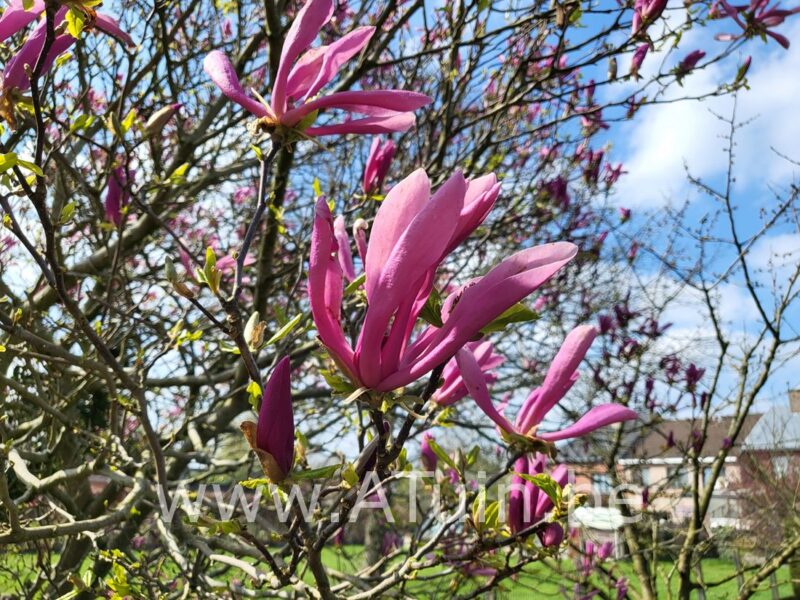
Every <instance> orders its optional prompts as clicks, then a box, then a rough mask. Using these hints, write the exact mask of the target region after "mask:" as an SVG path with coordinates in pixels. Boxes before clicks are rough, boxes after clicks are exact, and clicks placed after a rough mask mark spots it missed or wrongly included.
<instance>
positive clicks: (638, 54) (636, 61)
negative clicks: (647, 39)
mask: <svg viewBox="0 0 800 600" xmlns="http://www.w3.org/2000/svg"><path fill="white" fill-rule="evenodd" d="M649 49H650V44H649V43H646V44H642V45H641V46H639V47H637V48H636V50H634V52H633V58H631V69H630V74H631V76H632V77H633V78H634V79H639V69H641V68H642V63H643V62H644V57H645V56H647V51H648V50H649Z"/></svg>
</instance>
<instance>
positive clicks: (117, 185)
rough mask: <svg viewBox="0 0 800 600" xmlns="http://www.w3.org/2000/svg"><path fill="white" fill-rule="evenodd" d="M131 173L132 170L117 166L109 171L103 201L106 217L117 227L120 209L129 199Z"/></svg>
mask: <svg viewBox="0 0 800 600" xmlns="http://www.w3.org/2000/svg"><path fill="white" fill-rule="evenodd" d="M133 175H134V171H132V170H131V169H126V168H125V167H117V168H116V169H114V170H113V171H111V176H110V177H109V178H108V190H107V191H106V203H105V209H106V219H108V220H109V221H110V222H111V223H113V224H114V225H116V226H117V227H119V226H120V224H121V223H122V209H123V208H125V207H126V206H128V204H129V203H130V201H131V195H130V183H131V181H132V180H133Z"/></svg>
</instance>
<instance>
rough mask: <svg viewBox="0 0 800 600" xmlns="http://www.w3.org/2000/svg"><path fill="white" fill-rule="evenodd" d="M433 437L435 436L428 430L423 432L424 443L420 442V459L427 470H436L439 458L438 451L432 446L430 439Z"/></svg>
mask: <svg viewBox="0 0 800 600" xmlns="http://www.w3.org/2000/svg"><path fill="white" fill-rule="evenodd" d="M432 439H433V436H432V435H431V434H430V433H428V432H427V431H426V432H425V433H423V434H422V443H421V444H420V448H419V456H420V460H421V461H422V466H423V467H424V468H425V470H426V471H435V470H436V463H437V462H438V460H439V458H438V457H437V456H436V453H435V452H434V451H433V448H431V444H430V441H431V440H432Z"/></svg>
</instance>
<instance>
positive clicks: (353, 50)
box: [203, 0, 431, 136]
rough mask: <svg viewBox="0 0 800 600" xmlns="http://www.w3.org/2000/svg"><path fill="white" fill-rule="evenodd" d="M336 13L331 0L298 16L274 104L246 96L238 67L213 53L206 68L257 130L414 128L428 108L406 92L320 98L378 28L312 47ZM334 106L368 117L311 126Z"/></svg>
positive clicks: (318, 1)
mask: <svg viewBox="0 0 800 600" xmlns="http://www.w3.org/2000/svg"><path fill="white" fill-rule="evenodd" d="M332 14H333V1H332V0H308V1H307V2H306V3H305V5H304V6H303V8H301V9H300V11H299V12H298V13H297V17H296V18H295V20H294V22H293V23H292V25H291V27H290V28H289V32H288V33H287V35H286V39H285V41H284V43H283V50H282V52H281V59H280V64H279V65H278V71H277V73H276V76H275V82H274V84H273V87H272V97H271V100H270V102H269V103H266V102H265V101H263V100H261V99H260V97H258V99H256V98H254V97H253V96H250V95H248V94H247V93H245V91H244V89H242V85H241V83H240V82H239V78H238V77H237V75H236V71H235V69H234V67H233V65H232V64H231V62H230V60H229V59H228V57H227V56H225V54H223V53H222V52H220V51H218V50H214V51H212V52H210V53H209V54H208V55H207V56H206V58H205V60H204V61H203V68H204V69H205V71H206V73H208V75H209V77H211V80H212V81H213V82H214V83H215V84H216V85H217V87H218V88H219V89H220V91H221V92H222V93H223V94H224V95H225V96H227V97H228V98H230V99H231V100H233V101H234V102H236V103H237V104H239V105H240V106H242V107H243V108H245V109H246V110H247V111H248V112H250V113H251V114H253V115H255V116H256V117H258V122H257V126H258V128H259V129H261V130H263V131H266V132H268V133H273V132H274V131H275V130H276V128H278V127H281V128H285V129H300V130H302V131H303V133H305V134H306V135H310V136H319V135H333V134H344V133H360V134H364V133H386V132H390V131H405V130H407V129H408V128H410V127H411V126H412V125H413V124H414V115H413V114H412V111H414V110H416V109H418V108H420V107H422V106H425V105H426V104H429V103H430V102H431V99H430V98H429V97H428V96H425V95H424V94H419V93H416V92H407V91H402V90H371V91H349V92H336V93H333V94H330V95H321V96H318V93H319V92H320V90H321V89H322V87H323V86H325V84H327V83H328V82H330V81H331V80H332V79H333V78H334V77H335V76H336V74H337V72H338V71H339V69H340V68H341V66H342V65H343V64H344V63H345V62H347V61H348V60H350V59H351V58H353V57H354V56H355V55H357V54H358V53H359V52H361V50H362V49H363V48H364V47H365V46H366V45H367V43H368V42H369V40H370V38H371V37H372V34H373V33H374V32H375V28H374V27H359V28H357V29H354V30H353V31H351V32H350V33H348V34H347V35H345V36H344V37H342V38H340V39H338V40H336V41H335V42H333V43H332V44H330V45H328V46H319V47H316V48H309V47H310V46H311V44H312V43H313V42H314V40H315V39H316V37H317V35H318V34H319V32H320V30H321V29H322V27H323V25H325V23H327V22H328V21H329V20H330V18H331V15H332ZM331 108H338V109H341V110H343V111H345V112H348V113H358V114H362V115H366V116H365V117H362V118H357V119H353V120H348V121H345V122H343V123H338V124H335V125H323V126H319V127H312V126H311V124H312V123H313V122H314V120H315V118H316V116H317V113H318V112H320V111H323V110H325V109H331Z"/></svg>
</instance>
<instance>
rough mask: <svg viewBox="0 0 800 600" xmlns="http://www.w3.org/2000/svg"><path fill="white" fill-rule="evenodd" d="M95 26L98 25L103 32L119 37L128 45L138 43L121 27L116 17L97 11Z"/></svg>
mask: <svg viewBox="0 0 800 600" xmlns="http://www.w3.org/2000/svg"><path fill="white" fill-rule="evenodd" d="M94 26H95V27H97V29H99V30H100V31H102V32H103V33H107V34H108V35H110V36H112V37H115V38H117V39H118V40H119V41H121V42H122V43H123V44H125V45H126V46H135V45H136V44H135V43H134V41H133V38H131V36H129V35H128V34H127V33H126V32H125V31H123V30H122V28H120V26H119V23H117V21H116V19H114V18H112V17H109V16H108V15H105V14H103V13H97V15H96V17H95V20H94Z"/></svg>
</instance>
